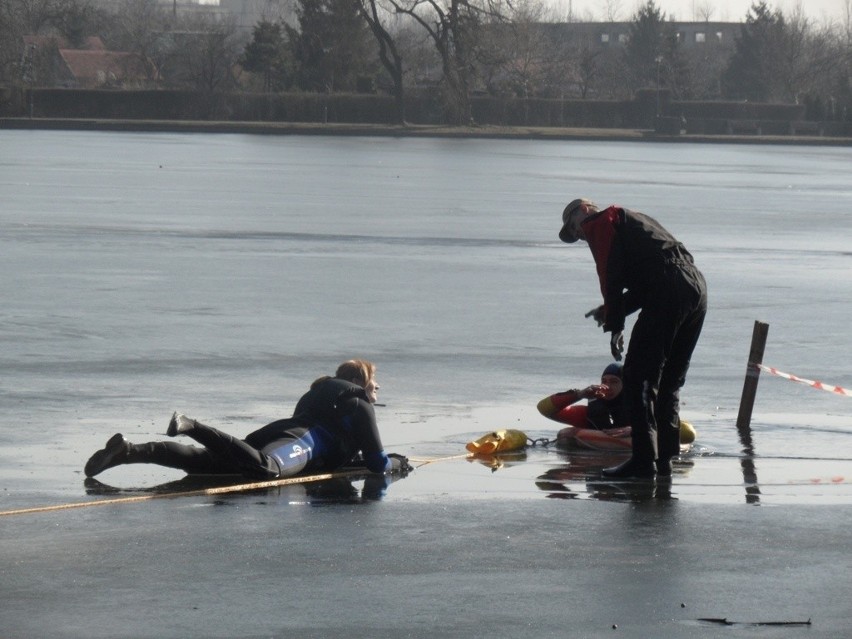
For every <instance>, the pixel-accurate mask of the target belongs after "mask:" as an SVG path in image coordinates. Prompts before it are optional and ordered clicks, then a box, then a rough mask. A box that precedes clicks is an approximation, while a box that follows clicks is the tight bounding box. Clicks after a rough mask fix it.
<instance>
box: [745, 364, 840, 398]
mask: <svg viewBox="0 0 852 639" xmlns="http://www.w3.org/2000/svg"><path fill="white" fill-rule="evenodd" d="M752 366H754V367H756V368H758V369H760V370H762V371H764V372H766V373H769V374H770V375H775V376H777V377H783V378H784V379H789V380H790V381H791V382H798V383H800V384H807V385H808V386H811V387H812V388H818V389H819V390H824V391H828V392H829V393H837V394H838V395H845V396H846V397H852V391H851V390H849V389H847V388H843V387H842V386H832V385H831V384H824V383H822V382H815V381H813V380H812V379H804V378H802V377H796V376H795V375H791V374H790V373H783V372H781V371H779V370H778V369H777V368H772V367H771V366H764V365H763V364H754V363H752Z"/></svg>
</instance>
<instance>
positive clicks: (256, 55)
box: [240, 20, 292, 91]
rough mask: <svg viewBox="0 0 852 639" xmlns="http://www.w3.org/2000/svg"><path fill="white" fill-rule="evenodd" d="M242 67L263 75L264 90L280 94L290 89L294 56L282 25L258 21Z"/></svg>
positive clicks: (242, 60) (241, 59)
mask: <svg viewBox="0 0 852 639" xmlns="http://www.w3.org/2000/svg"><path fill="white" fill-rule="evenodd" d="M240 64H241V65H242V67H243V68H244V69H245V70H246V71H251V72H252V73H259V74H261V75H262V76H263V90H264V91H277V90H280V89H283V88H286V87H287V86H289V84H290V83H289V81H288V80H289V74H290V68H291V66H292V57H291V55H290V50H289V48H288V45H287V40H286V39H285V37H284V27H283V26H282V25H281V23H279V22H269V21H267V20H262V21H261V22H258V23H257V25H255V27H254V29H253V32H252V39H251V41H250V42H249V43H248V44H247V45H246V47H245V49H244V50H243V55H242V56H241V57H240Z"/></svg>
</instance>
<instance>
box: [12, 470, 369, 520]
mask: <svg viewBox="0 0 852 639" xmlns="http://www.w3.org/2000/svg"><path fill="white" fill-rule="evenodd" d="M363 474H364V471H363V470H345V471H339V472H336V473H323V474H321V475H305V476H304V477H285V478H283V479H271V480H268V481H258V482H252V483H249V484H234V485H232V486H216V487H213V488H201V489H198V490H186V491H182V492H177V493H155V494H152V495H136V496H134V497H118V498H116V499H97V500H94V501H80V502H72V503H69V504H56V505H53V506H38V507H35V508H20V509H17V510H2V511H0V517H7V516H11V515H28V514H32V513H46V512H53V511H57V510H69V509H72V508H89V507H92V506H111V505H116V504H133V503H136V502H140V501H151V500H154V499H175V498H177V497H197V496H204V495H222V494H225V493H238V492H245V491H249V490H260V489H263V488H275V487H277V486H289V485H291V484H308V483H311V482H317V481H323V480H326V479H336V478H338V477H348V476H351V475H363Z"/></svg>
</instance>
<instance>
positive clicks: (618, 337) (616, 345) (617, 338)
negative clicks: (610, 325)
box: [609, 331, 624, 362]
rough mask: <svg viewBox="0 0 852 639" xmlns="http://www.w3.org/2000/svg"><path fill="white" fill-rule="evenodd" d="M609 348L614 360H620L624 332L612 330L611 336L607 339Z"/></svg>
mask: <svg viewBox="0 0 852 639" xmlns="http://www.w3.org/2000/svg"><path fill="white" fill-rule="evenodd" d="M609 350H610V351H611V352H612V357H613V359H614V360H615V361H616V362H620V361H621V354H622V353H623V352H624V333H622V332H621V331H613V333H612V337H611V338H610V340H609Z"/></svg>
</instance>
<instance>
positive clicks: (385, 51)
mask: <svg viewBox="0 0 852 639" xmlns="http://www.w3.org/2000/svg"><path fill="white" fill-rule="evenodd" d="M357 6H358V12H359V13H360V14H361V17H362V18H364V20H365V21H366V22H367V25H368V26H369V27H370V31H371V32H372V33H373V36H374V37H375V38H376V42H377V43H378V45H379V60H381V63H382V66H384V68H385V70H386V71H387V72H388V75H390V77H391V82H392V83H393V97H394V105H395V106H396V119H397V122H398V123H399V124H405V86H404V85H403V76H404V70H403V64H402V55H401V54H400V52H399V48H398V47H397V45H396V40H395V38H394V37H393V35H392V34H391V33H390V31H388V27H387V26H386V25H387V23H388V22H389V20H390V15H389V13H388V11H386V10H385V9H384V8H382V7H381V6H380V5H379V3H378V0H357Z"/></svg>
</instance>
